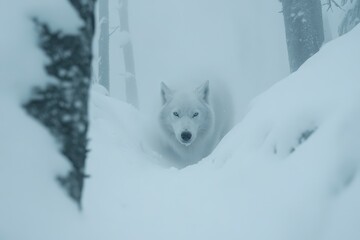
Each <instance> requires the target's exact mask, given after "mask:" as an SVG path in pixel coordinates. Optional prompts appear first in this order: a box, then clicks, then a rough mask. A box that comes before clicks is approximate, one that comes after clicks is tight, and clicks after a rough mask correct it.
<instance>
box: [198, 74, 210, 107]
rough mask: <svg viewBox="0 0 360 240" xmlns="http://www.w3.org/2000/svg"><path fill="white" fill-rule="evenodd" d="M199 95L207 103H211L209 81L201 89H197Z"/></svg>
mask: <svg viewBox="0 0 360 240" xmlns="http://www.w3.org/2000/svg"><path fill="white" fill-rule="evenodd" d="M196 92H197V94H198V95H199V97H200V98H201V99H203V100H204V101H205V102H206V103H209V80H206V82H204V83H203V84H201V86H200V87H198V88H197V89H196Z"/></svg>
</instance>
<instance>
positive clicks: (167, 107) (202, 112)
mask: <svg viewBox="0 0 360 240" xmlns="http://www.w3.org/2000/svg"><path fill="white" fill-rule="evenodd" d="M161 95H162V101H163V109H162V111H161V113H160V122H161V125H162V127H163V129H164V130H165V131H166V132H167V133H168V134H170V135H172V136H173V137H175V138H176V140H177V141H178V142H179V143H181V144H183V145H185V146H190V145H191V144H192V143H193V142H194V141H195V140H196V139H197V138H198V137H199V135H204V134H206V133H207V131H208V130H209V126H211V125H212V111H211V109H210V107H209V103H208V97H209V82H208V81H207V82H205V83H204V84H202V85H201V86H200V87H198V88H197V89H195V90H193V91H190V92H174V91H172V90H170V89H169V88H168V87H167V86H166V85H165V84H164V83H162V85H161Z"/></svg>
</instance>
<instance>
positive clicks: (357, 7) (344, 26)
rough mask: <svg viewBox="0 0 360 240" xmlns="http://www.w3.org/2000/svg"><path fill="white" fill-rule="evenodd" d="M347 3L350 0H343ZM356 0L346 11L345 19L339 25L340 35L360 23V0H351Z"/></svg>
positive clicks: (353, 0)
mask: <svg viewBox="0 0 360 240" xmlns="http://www.w3.org/2000/svg"><path fill="white" fill-rule="evenodd" d="M343 1H345V2H343V4H346V3H347V2H348V1H350V0H343ZM351 2H352V3H353V2H355V3H354V5H353V6H352V7H351V8H350V9H349V10H348V11H347V12H346V15H345V17H344V19H343V20H342V22H341V24H340V26H339V35H343V34H345V33H347V32H349V31H351V30H352V29H353V28H354V27H355V26H356V25H357V24H359V23H360V0H351Z"/></svg>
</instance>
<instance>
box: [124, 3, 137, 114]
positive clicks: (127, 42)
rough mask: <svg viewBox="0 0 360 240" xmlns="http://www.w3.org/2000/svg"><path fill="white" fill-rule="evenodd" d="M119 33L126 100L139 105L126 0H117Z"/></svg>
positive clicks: (135, 105)
mask: <svg viewBox="0 0 360 240" xmlns="http://www.w3.org/2000/svg"><path fill="white" fill-rule="evenodd" d="M119 5H120V9H119V17H120V31H121V32H120V34H121V38H122V43H121V45H122V49H123V52H124V64H125V72H126V73H125V84H126V100H127V102H128V103H130V104H131V105H133V106H134V107H136V108H138V107H139V100H138V90H137V84H136V75H135V60H134V52H133V45H132V42H131V39H130V28H129V17H128V0H119Z"/></svg>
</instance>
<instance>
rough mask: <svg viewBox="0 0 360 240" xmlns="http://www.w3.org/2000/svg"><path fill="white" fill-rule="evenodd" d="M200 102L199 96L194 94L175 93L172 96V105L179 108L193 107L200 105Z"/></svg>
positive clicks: (189, 108)
mask: <svg viewBox="0 0 360 240" xmlns="http://www.w3.org/2000/svg"><path fill="white" fill-rule="evenodd" d="M201 105H202V103H201V102H200V100H199V98H198V97H197V96H196V95H194V94H187V93H183V94H177V95H175V96H174V98H173V101H172V106H173V107H174V108H179V109H181V110H184V111H186V110H191V109H194V108H198V107H201Z"/></svg>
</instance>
